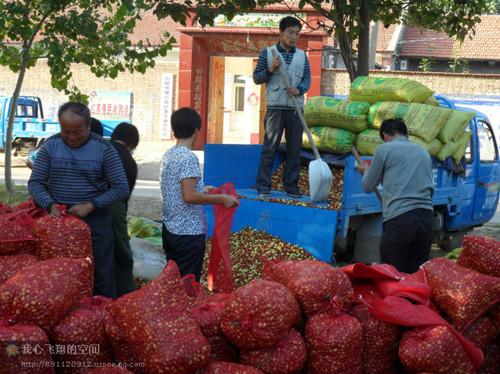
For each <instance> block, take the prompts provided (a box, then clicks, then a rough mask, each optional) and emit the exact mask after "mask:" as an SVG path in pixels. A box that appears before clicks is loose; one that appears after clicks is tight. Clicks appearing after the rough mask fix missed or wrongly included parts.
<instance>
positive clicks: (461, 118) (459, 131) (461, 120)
mask: <svg viewBox="0 0 500 374" xmlns="http://www.w3.org/2000/svg"><path fill="white" fill-rule="evenodd" d="M472 117H474V113H473V112H463V111H461V110H452V112H451V115H450V118H448V121H446V123H445V125H444V126H443V128H442V129H441V131H440V132H439V135H438V138H439V140H441V142H443V143H449V142H451V141H452V140H458V139H459V138H460V137H461V136H462V135H463V134H464V131H465V129H466V128H467V126H468V125H469V122H470V120H471V119H472Z"/></svg>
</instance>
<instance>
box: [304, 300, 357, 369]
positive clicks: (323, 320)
mask: <svg viewBox="0 0 500 374" xmlns="http://www.w3.org/2000/svg"><path fill="white" fill-rule="evenodd" d="M305 336H306V345H307V373H308V374H332V373H335V374H361V373H362V369H363V364H362V354H363V328H362V326H361V324H360V323H359V322H358V320H357V319H356V318H354V317H351V316H349V315H347V314H344V313H342V312H341V308H340V307H338V306H335V305H334V307H333V308H332V310H331V311H329V312H326V313H321V314H315V315H313V316H312V317H311V318H309V319H308V320H307V323H306V334H305Z"/></svg>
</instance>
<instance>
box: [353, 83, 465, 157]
mask: <svg viewBox="0 0 500 374" xmlns="http://www.w3.org/2000/svg"><path fill="white" fill-rule="evenodd" d="M432 94H433V91H431V90H430V89H429V88H427V87H425V86H424V85H422V84H420V83H418V82H415V81H412V80H410V79H404V78H370V77H358V78H356V80H355V81H354V82H353V83H352V85H351V90H350V94H349V100H353V101H358V100H363V101H366V102H369V103H370V104H372V105H371V107H370V110H369V114H368V117H367V123H368V129H366V130H364V131H362V132H361V133H360V134H359V135H358V136H357V139H356V146H357V148H358V150H359V152H360V153H361V154H364V155H373V154H374V153H375V150H376V149H377V147H378V146H379V145H380V144H382V143H383V141H382V139H381V138H380V135H379V129H380V126H381V124H382V122H383V121H384V120H386V119H391V118H401V119H403V120H404V121H405V123H406V126H407V127H408V132H409V135H410V136H409V140H410V141H411V142H413V143H416V144H419V145H421V146H422V147H424V148H425V149H426V150H427V151H428V152H429V154H430V155H431V156H434V157H436V158H437V159H438V160H441V161H444V160H445V159H446V158H448V157H453V159H454V160H455V162H456V163H459V162H460V160H461V159H462V157H463V156H464V154H465V151H466V149H467V145H468V142H469V138H470V135H471V134H470V132H468V131H465V130H466V128H467V126H468V124H469V122H470V120H471V119H472V117H473V113H472V112H463V111H459V110H452V109H447V108H441V107H439V102H438V101H437V100H436V99H435V98H434V97H432Z"/></svg>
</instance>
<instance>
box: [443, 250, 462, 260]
mask: <svg viewBox="0 0 500 374" xmlns="http://www.w3.org/2000/svg"><path fill="white" fill-rule="evenodd" d="M461 253H462V248H455V249H454V250H452V251H451V252H449V253H448V254H447V255H446V256H444V257H445V258H447V259H450V260H453V261H456V260H457V259H458V258H459V257H460V254H461Z"/></svg>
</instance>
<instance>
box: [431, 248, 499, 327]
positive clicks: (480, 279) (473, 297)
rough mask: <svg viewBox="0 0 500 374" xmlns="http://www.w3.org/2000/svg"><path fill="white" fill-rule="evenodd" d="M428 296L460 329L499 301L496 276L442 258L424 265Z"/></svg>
mask: <svg viewBox="0 0 500 374" xmlns="http://www.w3.org/2000/svg"><path fill="white" fill-rule="evenodd" d="M424 269H425V273H426V274H427V279H428V282H429V285H430V287H431V290H432V299H433V301H434V302H435V303H436V305H437V306H438V308H439V309H440V310H441V311H443V312H444V313H445V314H446V315H447V316H449V317H450V318H451V319H452V321H453V324H454V325H455V326H456V328H457V329H458V330H460V331H462V330H463V329H465V328H466V327H467V324H469V323H472V322H473V321H474V320H475V319H476V318H478V317H480V316H481V315H482V314H483V313H485V312H487V311H488V309H490V308H492V307H493V306H494V305H495V304H498V303H499V302H500V278H497V277H491V276H488V275H484V274H481V273H478V272H476V271H474V270H470V269H467V268H464V267H462V266H460V265H457V264H456V263H454V262H453V261H450V260H447V259H445V258H435V259H433V260H431V261H429V262H427V263H426V264H425V265H424Z"/></svg>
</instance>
